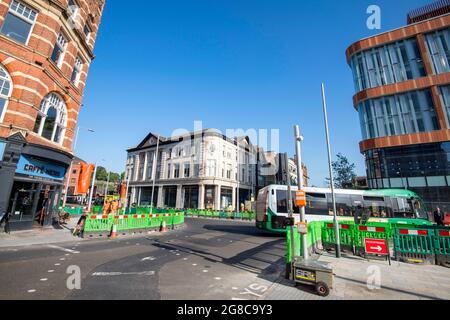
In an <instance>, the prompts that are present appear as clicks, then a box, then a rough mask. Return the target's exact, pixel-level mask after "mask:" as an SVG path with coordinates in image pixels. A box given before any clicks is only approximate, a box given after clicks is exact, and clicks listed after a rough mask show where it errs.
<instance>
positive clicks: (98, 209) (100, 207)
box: [91, 206, 103, 214]
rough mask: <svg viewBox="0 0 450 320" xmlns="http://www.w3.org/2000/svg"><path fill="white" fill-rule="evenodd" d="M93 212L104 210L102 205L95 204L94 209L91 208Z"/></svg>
mask: <svg viewBox="0 0 450 320" xmlns="http://www.w3.org/2000/svg"><path fill="white" fill-rule="evenodd" d="M91 212H92V213H93V214H98V213H102V212H103V207H102V206H93V207H92V209H91Z"/></svg>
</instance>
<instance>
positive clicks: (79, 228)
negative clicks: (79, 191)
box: [73, 212, 88, 238]
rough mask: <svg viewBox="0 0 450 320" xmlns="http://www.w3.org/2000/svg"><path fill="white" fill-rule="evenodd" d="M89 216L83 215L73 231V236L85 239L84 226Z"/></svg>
mask: <svg viewBox="0 0 450 320" xmlns="http://www.w3.org/2000/svg"><path fill="white" fill-rule="evenodd" d="M87 215H88V213H87V212H84V213H83V215H82V216H81V217H80V219H79V220H78V223H77V226H76V227H75V229H74V230H73V235H74V236H80V237H81V238H83V235H84V224H85V222H86V219H87Z"/></svg>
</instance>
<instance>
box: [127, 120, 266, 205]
mask: <svg viewBox="0 0 450 320" xmlns="http://www.w3.org/2000/svg"><path fill="white" fill-rule="evenodd" d="M158 140H159V144H158ZM157 149H158V152H157V153H158V154H157V161H156V166H153V163H154V161H155V154H156V150H157ZM256 150H257V148H255V147H254V146H253V145H252V144H251V142H250V139H249V138H248V137H238V138H229V137H226V136H225V135H223V134H221V133H220V132H218V131H217V130H214V129H207V130H202V131H198V132H191V133H188V134H185V135H180V136H176V137H171V138H166V137H161V136H158V135H155V134H153V133H149V134H148V135H147V137H145V139H144V140H143V141H142V142H141V143H140V144H139V145H137V146H136V147H134V148H131V149H129V150H127V152H128V158H127V164H126V172H125V179H126V181H127V182H128V186H129V187H128V190H129V192H128V197H129V199H128V201H129V202H130V203H131V204H133V203H135V204H136V205H138V206H144V205H150V203H151V197H152V186H153V177H155V191H154V194H153V204H154V205H155V206H156V207H159V208H163V207H171V208H198V209H215V210H223V209H226V208H228V207H229V206H231V207H232V208H233V210H234V209H236V206H239V205H240V204H242V203H245V201H248V200H250V199H251V198H252V196H254V195H255V194H256V190H255V187H256V183H257V169H256V168H257V152H256ZM237 199H239V201H238V200H237Z"/></svg>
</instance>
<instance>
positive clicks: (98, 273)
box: [92, 271, 155, 277]
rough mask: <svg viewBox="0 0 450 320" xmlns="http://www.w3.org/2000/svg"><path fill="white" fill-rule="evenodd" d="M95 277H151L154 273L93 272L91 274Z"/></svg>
mask: <svg viewBox="0 0 450 320" xmlns="http://www.w3.org/2000/svg"><path fill="white" fill-rule="evenodd" d="M92 275H93V276H95V277H109V276H130V275H136V276H153V275H155V271H142V272H94V273H93V274H92Z"/></svg>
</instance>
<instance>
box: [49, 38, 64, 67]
mask: <svg viewBox="0 0 450 320" xmlns="http://www.w3.org/2000/svg"><path fill="white" fill-rule="evenodd" d="M66 49H67V39H66V38H65V37H64V35H63V34H62V33H60V34H59V36H58V38H57V39H56V43H55V47H54V48H53V53H52V56H51V59H52V61H53V62H54V63H56V65H57V66H58V68H61V66H62V63H63V60H64V53H65V52H66Z"/></svg>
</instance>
